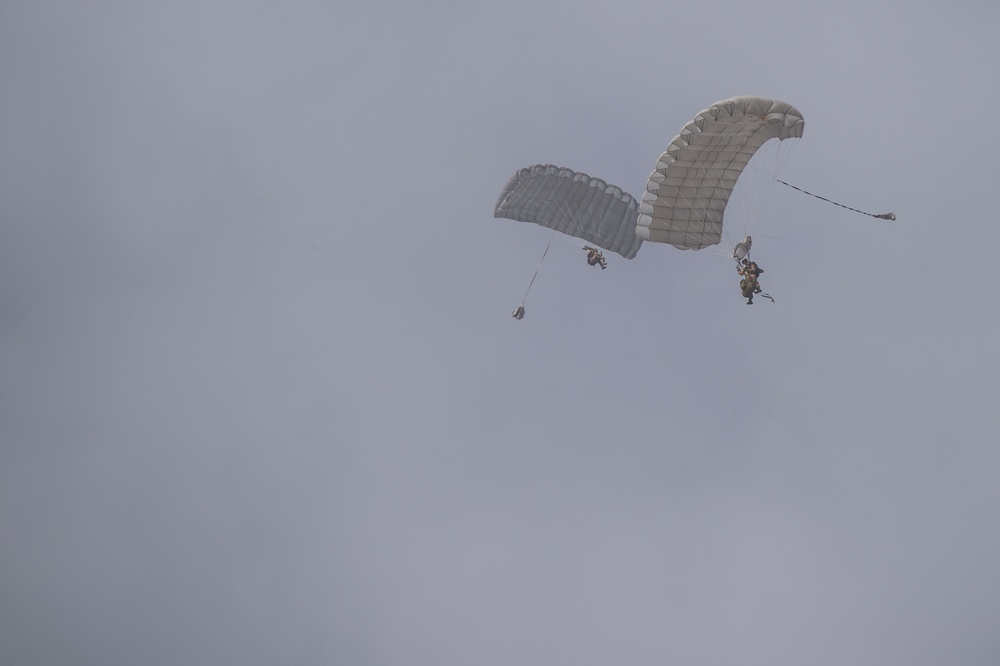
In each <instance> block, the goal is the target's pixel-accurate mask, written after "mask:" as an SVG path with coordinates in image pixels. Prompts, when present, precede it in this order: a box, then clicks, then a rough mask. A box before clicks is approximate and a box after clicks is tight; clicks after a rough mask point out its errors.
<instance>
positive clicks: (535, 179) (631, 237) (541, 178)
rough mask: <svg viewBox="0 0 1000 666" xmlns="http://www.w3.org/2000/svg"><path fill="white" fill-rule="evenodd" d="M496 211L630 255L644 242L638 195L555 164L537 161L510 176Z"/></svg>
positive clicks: (508, 216) (629, 257)
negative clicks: (640, 233)
mask: <svg viewBox="0 0 1000 666" xmlns="http://www.w3.org/2000/svg"><path fill="white" fill-rule="evenodd" d="M493 216H494V217H499V218H507V219H511V220H519V221H521V222H532V223H534V224H540V225H541V226H543V227H548V228H549V229H554V230H555V231H558V232H561V233H564V234H567V235H570V236H574V237H576V238H581V239H583V240H585V241H587V242H589V243H593V244H594V245H597V246H598V247H601V248H603V249H605V250H608V251H609V252H617V253H618V254H620V255H621V256H623V257H625V258H626V259H631V258H633V257H634V256H635V255H636V253H637V252H638V251H639V248H640V247H641V246H642V240H641V239H640V238H639V237H638V236H637V235H636V232H635V229H636V222H637V219H638V216H639V202H638V201H636V200H635V197H633V196H632V195H631V194H629V193H627V192H624V191H623V190H622V189H621V188H620V187H616V186H614V185H609V184H608V183H606V182H605V181H603V180H601V179H600V178H593V177H591V176H588V175H587V174H585V173H580V172H579V171H573V170H572V169H566V168H564V167H558V166H553V165H551V164H535V165H533V166H529V167H525V168H523V169H520V170H518V171H517V173H515V174H514V175H513V176H511V177H510V180H508V181H507V185H506V186H505V187H504V188H503V192H501V193H500V198H499V199H497V205H496V208H495V209H494V211H493Z"/></svg>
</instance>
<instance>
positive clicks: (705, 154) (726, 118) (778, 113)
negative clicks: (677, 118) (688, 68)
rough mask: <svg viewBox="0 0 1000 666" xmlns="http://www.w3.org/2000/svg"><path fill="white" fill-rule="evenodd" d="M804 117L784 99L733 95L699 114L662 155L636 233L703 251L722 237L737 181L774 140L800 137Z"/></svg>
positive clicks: (643, 205)
mask: <svg viewBox="0 0 1000 666" xmlns="http://www.w3.org/2000/svg"><path fill="white" fill-rule="evenodd" d="M804 127H805V121H804V120H803V119H802V114H801V113H799V111H798V110H797V109H796V108H795V107H793V106H791V105H790V104H786V103H785V102H780V101H778V100H774V99H766V98H763V97H750V96H746V97H733V98H731V99H727V100H723V101H721V102H717V103H715V104H713V105H712V106H710V107H709V108H707V109H705V110H704V111H702V112H701V113H699V114H698V115H697V116H695V118H694V119H693V120H692V121H691V122H689V123H688V124H687V125H685V126H684V128H683V129H682V130H681V132H680V134H678V135H677V136H676V137H675V138H674V140H673V141H671V143H670V146H669V147H668V148H667V150H666V151H665V152H664V153H663V154H662V155H661V156H660V159H659V161H658V162H657V164H656V169H655V170H654V171H653V173H652V174H650V176H649V182H648V183H647V184H646V193H645V194H644V195H643V197H642V203H641V204H640V205H639V216H638V219H637V226H636V230H635V233H636V236H638V237H639V238H641V239H643V240H649V241H653V242H657V243H669V244H670V245H673V246H674V247H677V248H680V249H682V250H700V249H701V248H703V247H706V246H709V245H715V244H717V243H719V242H720V240H721V239H722V222H723V216H724V212H725V209H726V204H727V203H728V202H729V197H730V195H731V194H732V192H733V187H734V186H735V185H736V181H737V179H739V177H740V174H741V173H742V172H743V169H744V167H746V165H747V163H748V162H749V161H750V158H751V157H753V155H754V153H756V152H757V149H758V148H760V147H761V146H762V145H763V144H764V143H765V142H767V141H769V140H771V139H778V140H783V139H790V138H800V137H801V136H802V130H803V128H804Z"/></svg>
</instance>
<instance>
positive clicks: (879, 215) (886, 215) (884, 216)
mask: <svg viewBox="0 0 1000 666" xmlns="http://www.w3.org/2000/svg"><path fill="white" fill-rule="evenodd" d="M775 180H776V181H778V182H779V183H781V184H782V185H786V186H788V187H790V188H792V189H793V190H798V191H799V192H801V193H802V194H808V195H809V196H811V197H815V198H817V199H819V200H820V201H825V202H827V203H832V204H833V205H834V206H840V207H841V208H846V209H847V210H849V211H853V212H855V213H861V214H862V215H867V216H869V217H874V218H877V219H879V220H895V219H896V214H895V213H868V212H865V211H863V210H858V209H857V208H851V207H850V206H845V205H844V204H842V203H837V202H836V201H832V200H830V199H827V198H826V197H821V196H820V195H818V194H813V193H812V192H807V191H806V190H803V189H802V188H801V187H795V186H794V185H792V184H791V183H786V182H785V181H783V180H781V179H780V178H775Z"/></svg>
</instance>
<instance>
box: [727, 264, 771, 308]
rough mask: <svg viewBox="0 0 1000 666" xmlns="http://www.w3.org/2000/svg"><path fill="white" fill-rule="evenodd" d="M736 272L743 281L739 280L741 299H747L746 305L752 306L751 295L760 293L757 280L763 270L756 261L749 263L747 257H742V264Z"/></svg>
mask: <svg viewBox="0 0 1000 666" xmlns="http://www.w3.org/2000/svg"><path fill="white" fill-rule="evenodd" d="M736 272H737V273H738V274H739V275H741V276H743V279H742V280H740V292H742V294H743V298H745V299H747V305H753V295H754V294H759V293H760V291H761V289H760V281H759V280H758V278H760V275H761V273H763V272H764V269H763V268H761V267H760V266H758V265H757V262H756V261H751V260H750V258H749V257H744V259H743V264H742V265H740V266H737V267H736ZM765 296H766V294H765ZM768 298H770V296H768ZM771 301H772V302H773V301H774V299H773V298H772V299H771Z"/></svg>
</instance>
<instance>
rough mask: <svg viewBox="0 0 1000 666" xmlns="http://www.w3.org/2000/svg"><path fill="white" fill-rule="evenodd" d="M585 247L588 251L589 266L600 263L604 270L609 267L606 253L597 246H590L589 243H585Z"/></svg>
mask: <svg viewBox="0 0 1000 666" xmlns="http://www.w3.org/2000/svg"><path fill="white" fill-rule="evenodd" d="M583 249H584V250H586V251H587V265H588V266H597V265H598V264H600V266H601V270H602V271H603V270H604V269H605V268H607V267H608V261H607V260H606V259H605V258H604V254H603V253H602V252H601V251H600V250H598V249H597V248H596V247H590V246H589V245H584V246H583Z"/></svg>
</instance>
